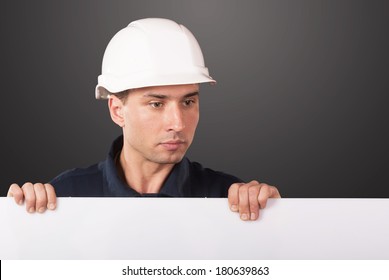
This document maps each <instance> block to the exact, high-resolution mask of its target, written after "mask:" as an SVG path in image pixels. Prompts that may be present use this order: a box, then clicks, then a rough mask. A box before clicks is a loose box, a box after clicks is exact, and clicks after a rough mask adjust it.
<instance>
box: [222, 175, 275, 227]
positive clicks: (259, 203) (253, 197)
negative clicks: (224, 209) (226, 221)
mask: <svg viewBox="0 0 389 280" xmlns="http://www.w3.org/2000/svg"><path fill="white" fill-rule="evenodd" d="M269 198H281V195H280V193H279V192H278V189H277V188H276V187H274V186H270V185H268V184H264V183H259V182H258V181H255V180H254V181H251V182H249V183H247V184H245V183H235V184H232V185H231V187H230V188H229V189H228V204H229V206H230V209H231V211H233V212H239V216H240V218H241V219H242V220H244V221H249V220H252V221H254V220H256V219H258V217H259V209H263V208H265V207H266V203H267V200H268V199H269Z"/></svg>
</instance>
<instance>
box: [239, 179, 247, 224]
mask: <svg viewBox="0 0 389 280" xmlns="http://www.w3.org/2000/svg"><path fill="white" fill-rule="evenodd" d="M248 190H249V185H248V184H245V185H242V186H240V187H239V205H238V208H239V215H240V218H241V219H242V220H244V221H247V220H249V219H250V206H249V193H248Z"/></svg>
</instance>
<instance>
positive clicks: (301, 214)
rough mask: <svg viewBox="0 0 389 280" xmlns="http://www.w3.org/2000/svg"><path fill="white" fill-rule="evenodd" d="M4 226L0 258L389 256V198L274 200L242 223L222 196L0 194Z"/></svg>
mask: <svg viewBox="0 0 389 280" xmlns="http://www.w3.org/2000/svg"><path fill="white" fill-rule="evenodd" d="M0 225H1V229H0V259H389V199H271V200H270V201H269V203H268V206H267V207H266V209H264V210H263V211H262V212H261V217H260V219H259V220H257V221H254V222H243V221H241V220H240V219H239V217H238V215H237V214H236V213H232V212H230V210H229V208H228V202H227V199H223V198H220V199H210V198H59V199H58V208H57V210H55V211H46V212H45V213H44V214H37V213H35V214H28V213H27V212H26V210H25V207H24V206H18V205H16V204H15V203H14V201H13V199H12V198H0Z"/></svg>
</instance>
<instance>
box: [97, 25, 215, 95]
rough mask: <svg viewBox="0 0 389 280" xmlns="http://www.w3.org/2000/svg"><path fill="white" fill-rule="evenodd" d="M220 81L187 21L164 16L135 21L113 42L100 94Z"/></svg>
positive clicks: (104, 63) (105, 59)
mask: <svg viewBox="0 0 389 280" xmlns="http://www.w3.org/2000/svg"><path fill="white" fill-rule="evenodd" d="M196 83H216V81H215V80H214V79H212V77H210V76H209V73H208V68H206V67H205V66H204V58H203V54H202V52H201V49H200V46H199V44H198V42H197V40H196V38H195V37H194V36H193V34H192V33H191V32H190V31H189V30H188V29H187V28H186V27H185V26H183V25H180V24H177V23H175V22H174V21H171V20H168V19H161V18H147V19H141V20H137V21H133V22H131V23H130V24H129V25H128V26H127V27H125V28H123V29H122V30H120V31H119V32H118V33H116V35H115V36H114V37H113V38H112V39H111V41H110V42H109V44H108V46H107V48H106V50H105V53H104V57H103V65H102V74H101V75H100V76H99V77H98V84H97V86H96V98H97V99H105V98H108V96H109V94H110V93H117V92H121V91H124V90H127V89H132V88H141V87H148V86H163V85H179V84H196Z"/></svg>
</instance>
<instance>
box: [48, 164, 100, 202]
mask: <svg viewBox="0 0 389 280" xmlns="http://www.w3.org/2000/svg"><path fill="white" fill-rule="evenodd" d="M100 165H101V163H96V164H93V165H91V166H89V167H86V168H72V169H69V170H66V171H64V172H62V173H61V174H59V175H58V176H56V177H55V178H54V179H53V180H51V181H50V183H51V184H52V185H53V186H54V188H55V191H56V193H57V196H59V197H60V196H94V195H97V193H98V192H100V191H101V190H102V184H103V172H102V168H101V166H100Z"/></svg>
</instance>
